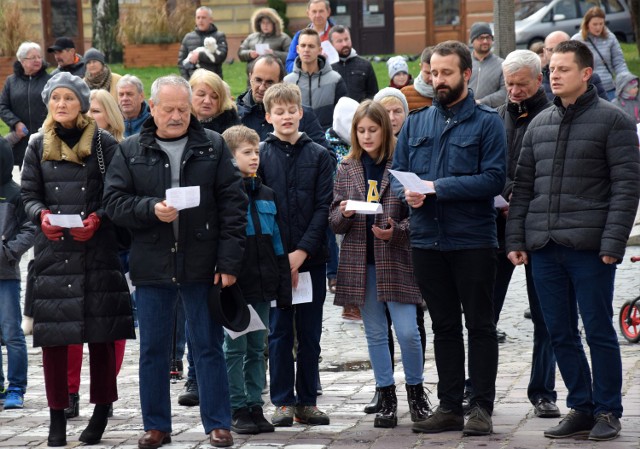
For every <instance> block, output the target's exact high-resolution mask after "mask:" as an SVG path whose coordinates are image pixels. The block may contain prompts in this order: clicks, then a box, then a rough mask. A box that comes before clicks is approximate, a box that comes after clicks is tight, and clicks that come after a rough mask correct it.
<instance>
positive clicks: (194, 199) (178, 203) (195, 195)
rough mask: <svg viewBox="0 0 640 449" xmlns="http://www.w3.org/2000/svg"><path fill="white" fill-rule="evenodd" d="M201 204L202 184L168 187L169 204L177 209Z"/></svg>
mask: <svg viewBox="0 0 640 449" xmlns="http://www.w3.org/2000/svg"><path fill="white" fill-rule="evenodd" d="M199 205H200V186H190V187H174V188H172V189H167V206H172V207H175V208H176V209H177V210H182V209H189V208H190V207H197V206H199Z"/></svg>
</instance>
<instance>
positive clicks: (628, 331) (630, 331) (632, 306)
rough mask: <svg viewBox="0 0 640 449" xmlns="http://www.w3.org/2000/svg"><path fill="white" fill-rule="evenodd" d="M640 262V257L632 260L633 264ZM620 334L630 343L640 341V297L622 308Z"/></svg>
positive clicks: (626, 303) (627, 302)
mask: <svg viewBox="0 0 640 449" xmlns="http://www.w3.org/2000/svg"><path fill="white" fill-rule="evenodd" d="M638 261H640V257H639V256H634V257H632V258H631V262H638ZM618 321H619V323H620V332H622V336H623V337H624V338H626V339H627V341H628V342H629V343H638V342H639V341H640V296H638V297H636V298H635V299H633V300H631V301H626V302H625V303H624V304H623V305H622V307H621V308H620V316H619V320H618Z"/></svg>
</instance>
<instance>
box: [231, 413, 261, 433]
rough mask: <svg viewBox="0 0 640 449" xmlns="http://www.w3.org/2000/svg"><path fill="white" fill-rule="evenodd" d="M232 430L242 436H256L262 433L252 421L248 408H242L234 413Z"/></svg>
mask: <svg viewBox="0 0 640 449" xmlns="http://www.w3.org/2000/svg"><path fill="white" fill-rule="evenodd" d="M231 430H233V431H234V432H235V433H238V434H241V435H255V434H257V433H259V432H260V431H259V430H258V426H257V425H256V423H254V422H253V419H251V414H250V413H249V408H248V407H241V408H239V409H238V410H236V411H234V412H233V415H232V416H231Z"/></svg>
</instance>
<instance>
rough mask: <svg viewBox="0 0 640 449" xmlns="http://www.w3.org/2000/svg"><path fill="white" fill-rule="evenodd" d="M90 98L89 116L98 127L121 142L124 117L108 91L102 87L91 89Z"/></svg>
mask: <svg viewBox="0 0 640 449" xmlns="http://www.w3.org/2000/svg"><path fill="white" fill-rule="evenodd" d="M90 99H91V105H90V106H89V113H88V115H89V117H92V118H93V119H94V120H95V121H96V123H97V124H98V126H99V127H100V128H102V129H104V130H105V131H108V132H109V133H110V134H111V135H112V136H113V137H114V138H115V139H116V140H117V141H118V142H122V141H123V140H124V119H123V118H122V112H120V109H119V108H118V103H116V100H114V99H113V97H112V96H111V94H109V92H107V91H106V90H102V89H94V90H92V91H91V96H90Z"/></svg>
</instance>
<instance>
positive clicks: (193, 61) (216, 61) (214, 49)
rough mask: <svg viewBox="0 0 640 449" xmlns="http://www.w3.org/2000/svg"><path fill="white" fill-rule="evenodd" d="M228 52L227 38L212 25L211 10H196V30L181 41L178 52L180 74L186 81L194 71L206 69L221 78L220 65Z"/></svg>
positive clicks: (203, 8)
mask: <svg viewBox="0 0 640 449" xmlns="http://www.w3.org/2000/svg"><path fill="white" fill-rule="evenodd" d="M211 38H213V39H214V40H215V42H214V41H212V40H211ZM228 51H229V48H228V46H227V37H226V36H225V34H224V33H223V32H222V31H218V28H217V27H216V26H215V25H214V24H213V12H212V11H211V8H208V7H206V6H201V7H200V8H198V9H196V29H195V30H193V31H191V32H190V33H187V34H186V35H185V36H184V38H183V39H182V45H181V46H180V51H179V52H178V68H179V69H180V74H181V75H182V76H183V77H184V78H185V79H186V80H188V79H189V78H191V74H193V72H195V70H196V69H207V70H211V71H212V72H214V73H216V74H217V75H218V76H219V77H220V78H222V63H223V62H224V60H225V59H227V52H228Z"/></svg>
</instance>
